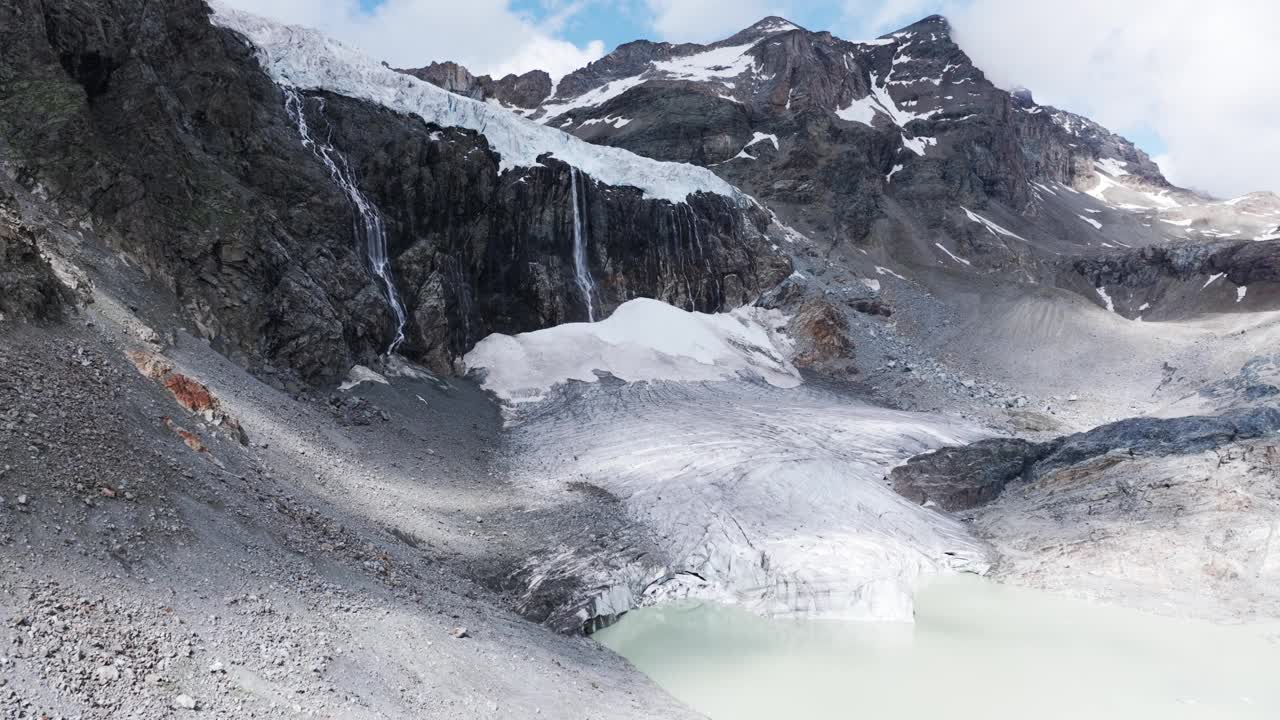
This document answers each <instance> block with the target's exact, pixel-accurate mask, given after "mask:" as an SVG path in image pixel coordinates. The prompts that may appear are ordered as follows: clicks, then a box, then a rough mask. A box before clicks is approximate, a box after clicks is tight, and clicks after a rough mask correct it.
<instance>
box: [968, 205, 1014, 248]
mask: <svg viewBox="0 0 1280 720" xmlns="http://www.w3.org/2000/svg"><path fill="white" fill-rule="evenodd" d="M960 209H961V210H963V211H964V214H965V215H967V216H968V217H969V219H970V220H972V221H973V222H976V223H978V224H980V225H983V226H984V227H986V228H987V231H988V232H990V233H991V234H992V235H1004V236H1005V237H1011V238H1013V239H1015V240H1021V241H1022V242H1031V241H1030V240H1027V239H1026V238H1024V237H1022V236H1021V235H1019V234H1017V233H1015V232H1013V231H1012V230H1006V229H1005V228H1003V227H1001V226H999V225H997V224H995V223H993V222H991V221H990V220H988V219H986V218H984V217H982V216H981V215H979V214H978V213H976V212H973V211H972V210H970V209H969V208H967V207H963V206H961V208H960Z"/></svg>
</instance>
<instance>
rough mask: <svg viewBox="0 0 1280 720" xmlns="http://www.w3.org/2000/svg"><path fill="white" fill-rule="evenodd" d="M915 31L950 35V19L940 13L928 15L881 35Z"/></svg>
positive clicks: (895, 34)
mask: <svg viewBox="0 0 1280 720" xmlns="http://www.w3.org/2000/svg"><path fill="white" fill-rule="evenodd" d="M916 32H932V33H942V34H943V35H944V36H946V37H950V36H951V21H950V20H948V19H947V18H946V17H944V16H942V15H930V16H928V17H925V18H921V19H919V20H917V21H915V22H913V23H911V24H910V25H908V26H906V27H904V28H902V29H900V30H897V31H895V32H891V33H889V34H887V35H883V36H882V37H895V36H898V35H903V34H905V33H916Z"/></svg>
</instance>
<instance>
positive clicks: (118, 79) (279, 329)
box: [0, 0, 790, 383]
mask: <svg viewBox="0 0 1280 720" xmlns="http://www.w3.org/2000/svg"><path fill="white" fill-rule="evenodd" d="M455 74H456V76H457V77H456V79H458V80H459V81H465V79H466V78H465V76H464V75H462V74H461V71H458V72H457V73H455ZM499 83H500V84H502V87H509V88H512V89H513V92H514V91H516V90H519V89H521V88H523V90H520V91H521V92H529V93H532V94H531V95H530V97H532V96H534V95H537V94H538V93H539V92H540V90H539V89H538V88H540V87H541V86H542V85H544V84H549V80H548V81H547V83H543V82H542V80H541V79H540V76H536V75H531V76H527V77H526V78H525V79H524V80H520V79H519V78H516V79H512V80H510V81H508V79H503V81H499ZM530 88H532V89H530ZM322 100H324V101H325V102H322ZM303 104H304V106H305V110H304V112H305V114H306V117H307V120H308V122H309V123H311V124H312V125H314V126H316V127H322V128H323V129H324V131H325V132H326V133H331V135H332V143H333V145H334V146H335V147H336V148H337V149H338V150H339V151H340V152H341V153H343V155H344V156H345V159H346V161H347V162H348V163H349V164H350V165H351V166H352V167H353V168H354V169H355V176H356V177H358V178H359V180H360V184H361V186H362V187H361V191H362V192H363V193H364V194H366V195H367V196H368V197H369V198H370V199H371V200H372V201H373V202H374V204H375V205H377V207H378V209H379V212H380V214H381V215H382V216H383V217H384V219H385V220H386V225H387V235H388V249H389V257H390V258H391V261H392V269H393V272H394V275H395V277H396V281H397V285H398V289H399V295H400V296H401V297H402V298H403V299H404V301H405V303H404V304H405V305H406V309H407V312H408V315H409V327H408V330H409V337H408V339H407V342H406V343H405V345H404V346H403V351H404V352H405V353H406V354H407V355H409V356H410V357H411V358H413V359H417V360H421V361H423V362H426V363H428V364H430V365H431V366H432V367H434V368H435V369H437V370H441V371H447V370H449V369H450V368H451V367H452V364H453V361H454V360H455V359H456V358H457V357H458V356H459V355H461V354H462V353H464V352H465V351H466V350H467V349H469V348H470V346H471V345H472V344H474V342H475V341H477V340H479V339H480V338H482V337H483V336H484V335H485V334H486V333H488V332H491V331H495V330H496V331H504V332H520V331H526V330H533V329H537V328H541V327H546V326H548V325H551V324H556V323H560V322H564V321H567V320H578V319H585V317H586V310H585V304H584V303H583V301H582V299H581V298H580V297H579V292H578V291H577V289H576V285H575V282H574V277H573V261H572V257H573V256H572V247H573V235H574V233H573V222H572V217H573V213H572V197H573V196H572V193H571V192H570V191H569V188H570V185H571V174H570V170H569V168H568V167H567V166H564V165H563V164H559V163H556V162H554V161H551V160H548V161H546V162H545V163H544V164H543V166H540V167H536V168H532V169H528V170H527V171H526V170H522V169H517V170H513V171H508V172H507V173H505V174H500V173H499V167H498V158H497V157H496V156H495V155H494V153H493V152H492V151H491V150H490V148H489V146H488V144H487V142H486V141H485V140H484V138H483V137H481V136H479V135H476V134H475V133H469V132H462V131H456V130H446V129H444V128H436V127H430V126H428V125H427V124H425V123H423V122H422V121H421V120H419V119H416V118H408V117H404V116H400V115H397V114H395V113H391V112H389V111H386V110H384V109H382V108H379V107H374V106H371V105H369V104H367V103H362V102H358V101H353V100H349V99H345V98H337V97H325V98H320V97H312V98H308V99H307V100H306V101H305V102H304V103H303ZM0 129H3V131H4V132H3V139H4V142H5V144H6V146H7V148H6V150H5V152H6V155H7V159H8V160H10V161H11V166H12V167H14V168H16V173H17V175H18V177H19V179H20V180H21V181H23V182H24V183H25V184H26V185H27V186H28V187H30V188H32V189H35V188H36V187H37V186H39V187H40V188H42V189H43V191H46V192H47V193H48V194H49V195H50V197H51V200H53V201H54V202H57V203H58V204H59V205H60V206H61V207H64V208H68V209H73V210H74V211H76V212H82V213H84V214H85V215H87V216H88V217H90V218H91V219H92V221H93V222H94V225H95V227H96V228H97V230H98V231H99V235H101V236H102V237H105V238H109V239H110V241H111V242H113V243H114V244H115V245H116V246H117V249H118V250H120V251H122V252H124V253H126V254H127V255H128V256H129V257H131V258H132V259H133V260H134V261H136V262H137V263H138V264H140V265H141V266H142V267H143V268H144V269H145V270H146V271H147V272H148V274H150V275H151V277H153V278H154V279H155V280H157V281H158V282H161V283H163V284H165V285H166V286H168V287H169V288H170V289H171V290H172V291H173V292H174V293H175V294H176V295H177V297H178V298H179V300H180V302H181V304H182V310H183V312H184V313H185V314H186V315H187V316H188V317H189V318H190V319H191V321H192V323H193V324H194V325H195V327H196V328H197V330H198V331H199V332H200V333H201V334H202V335H204V336H205V337H207V338H209V339H210V341H211V342H212V343H213V344H214V346H215V347H216V348H217V349H219V350H220V351H222V352H223V353H224V354H226V355H228V356H229V357H232V358H233V359H235V360H237V361H239V362H242V363H243V364H246V365H254V364H257V363H259V362H270V363H271V364H273V365H275V366H278V367H287V368H291V369H293V370H296V371H297V372H298V373H299V374H301V375H302V377H304V378H306V379H307V380H309V381H311V382H315V383H332V382H334V381H335V380H337V379H339V378H341V377H343V376H344V375H345V374H346V372H347V371H348V370H349V369H350V367H351V366H352V365H353V364H355V363H357V362H362V363H373V362H374V361H375V360H376V359H377V357H378V356H379V355H380V354H381V353H382V352H383V351H385V349H386V348H387V347H388V345H389V343H390V340H391V338H392V337H393V333H394V323H393V321H392V314H391V312H390V306H389V305H388V302H387V299H386V298H385V296H384V294H383V293H382V292H381V291H380V290H379V288H378V286H377V284H376V283H375V282H374V281H373V280H372V279H371V278H370V274H369V273H368V272H367V271H366V269H365V262H364V258H363V251H362V249H361V248H358V247H357V242H356V240H355V236H356V234H357V233H356V232H355V230H354V223H353V218H354V215H353V208H352V206H351V203H350V201H349V199H348V196H347V195H346V194H345V193H344V192H343V191H341V190H340V189H339V188H338V187H337V186H336V185H335V183H334V181H333V178H332V177H331V176H330V174H329V171H328V170H327V169H326V167H325V166H324V164H323V163H322V162H321V161H320V160H319V159H318V157H317V156H316V155H315V154H314V153H313V152H312V151H311V150H309V149H308V148H306V147H304V145H303V143H302V141H301V137H300V135H299V130H298V126H297V123H296V121H295V119H293V118H291V117H290V115H289V114H288V113H287V112H286V110H285V97H284V95H283V94H282V92H281V90H280V89H279V88H278V87H276V86H275V85H274V84H273V83H272V82H271V81H270V79H269V78H268V76H267V75H266V74H265V73H264V72H263V71H262V69H261V68H260V67H259V65H258V62H257V60H256V58H255V56H254V54H253V51H252V49H251V48H250V47H248V46H247V45H246V43H245V42H244V41H243V40H242V39H240V38H239V37H237V36H235V35H234V34H233V33H229V32H227V31H224V30H221V29H218V28H214V27H213V26H211V24H210V23H209V20H208V9H207V7H206V6H205V5H204V3H203V2H202V1H201V0H176V1H175V2H171V3H165V4H163V5H154V4H151V3H146V2H142V1H141V0H106V1H105V2H92V3H91V2H87V1H85V0H18V1H17V2H14V3H7V4H5V5H4V6H3V7H0ZM580 180H581V182H582V184H583V186H584V190H583V191H582V194H581V195H582V198H583V203H584V205H583V207H582V216H583V218H584V229H585V231H586V235H585V237H586V239H587V242H586V244H587V254H588V257H589V265H590V270H591V272H592V274H593V276H594V277H595V279H596V283H597V284H598V285H599V287H600V290H601V296H600V298H599V299H598V302H599V303H600V308H599V309H600V310H601V311H602V312H607V311H608V310H609V309H611V308H612V307H615V306H616V305H618V304H619V303H621V302H625V301H626V300H629V299H631V298H634V297H639V296H648V297H656V298H660V299H663V300H665V301H668V302H671V303H673V304H675V305H678V306H681V307H686V308H689V309H697V310H703V311H715V310H719V309H721V308H724V307H726V306H730V305H737V304H741V303H745V302H749V301H750V300H752V299H754V297H755V295H757V294H758V293H759V292H761V291H763V290H764V289H767V288H769V287H771V286H772V285H773V284H776V283H777V282H779V281H780V280H781V279H782V278H785V277H786V275H787V274H788V273H789V272H790V268H789V265H788V263H787V261H786V260H785V259H784V258H782V257H781V256H780V255H779V254H778V253H776V252H774V251H773V250H772V249H771V247H770V244H769V243H768V242H767V241H766V240H765V239H764V237H763V231H764V229H765V228H766V227H767V224H768V221H769V218H768V216H767V214H766V213H764V212H763V211H760V210H758V209H755V210H744V209H742V208H740V207H738V206H737V205H736V204H734V202H733V201H731V200H728V199H726V198H721V197H697V198H691V199H690V201H689V204H681V205H678V206H677V205H672V204H671V203H667V202H655V201H651V200H646V199H644V198H643V197H642V195H641V193H640V192H639V191H637V190H634V189H630V188H611V187H606V186H602V185H599V184H598V183H595V182H593V181H592V180H591V179H590V178H587V177H585V176H583V177H581V178H580Z"/></svg>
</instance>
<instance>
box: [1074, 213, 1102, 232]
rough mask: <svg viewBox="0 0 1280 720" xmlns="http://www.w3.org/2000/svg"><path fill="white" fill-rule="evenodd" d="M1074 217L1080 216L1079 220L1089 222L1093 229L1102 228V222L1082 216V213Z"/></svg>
mask: <svg viewBox="0 0 1280 720" xmlns="http://www.w3.org/2000/svg"><path fill="white" fill-rule="evenodd" d="M1076 217H1078V218H1080V219H1081V220H1083V221H1085V222H1087V223H1089V224H1090V225H1092V226H1093V227H1094V229H1096V230H1101V229H1102V223H1100V222H1098V221H1097V220H1094V219H1093V218H1089V217H1085V216H1083V215H1077V216H1076Z"/></svg>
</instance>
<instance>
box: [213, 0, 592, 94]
mask: <svg viewBox="0 0 1280 720" xmlns="http://www.w3.org/2000/svg"><path fill="white" fill-rule="evenodd" d="M223 1H224V2H226V3H227V4H229V5H233V6H236V7H240V8H243V9H245V10H248V11H250V12H254V13H258V14H259V15H266V16H269V17H273V18H276V19H279V20H283V21H285V22H289V23H294V24H299V25H307V26H310V27H314V28H318V29H320V30H322V31H324V32H325V33H327V34H329V35H331V36H333V37H335V38H337V39H339V40H342V41H343V42H346V43H349V44H351V45H354V46H356V47H358V48H360V49H361V50H363V51H364V52H365V53H366V54H368V55H369V56H371V57H373V58H376V59H378V60H385V61H387V62H388V63H390V64H391V65H394V66H397V67H421V66H423V65H427V64H429V63H430V62H432V61H439V60H454V61H456V62H460V63H462V64H463V65H466V66H467V67H468V68H469V69H470V70H472V71H473V72H475V73H477V74H485V73H492V74H495V75H502V74H505V73H508V72H524V71H526V70H533V69H541V70H546V71H547V72H549V73H551V75H552V77H557V78H558V77H559V76H561V75H564V74H566V73H568V72H571V71H572V70H575V69H577V68H579V67H582V66H583V65H586V64H587V63H589V62H591V61H593V60H596V59H597V58H599V57H600V56H601V55H603V54H604V44H603V43H601V42H599V41H596V42H592V43H589V44H587V46H586V47H580V46H578V45H575V44H573V43H571V42H568V41H566V40H563V39H561V38H558V37H556V32H557V31H558V30H559V28H560V27H561V26H562V25H563V23H564V20H565V19H566V17H568V16H569V15H571V14H572V13H573V12H575V11H576V10H577V9H580V8H581V3H577V4H569V5H564V6H561V7H558V8H557V12H554V13H553V14H552V15H551V17H550V19H549V20H548V21H547V22H544V23H538V22H534V21H533V20H531V19H529V18H528V17H524V16H521V15H520V14H518V13H515V12H513V11H512V10H511V9H510V6H509V2H508V0H466V1H465V2H447V3H446V2H439V1H438V0H386V2H385V3H383V4H382V5H381V6H380V7H379V8H378V9H377V10H376V11H375V12H374V13H372V14H367V13H363V12H361V11H360V7H359V3H358V1H357V0H223Z"/></svg>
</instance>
